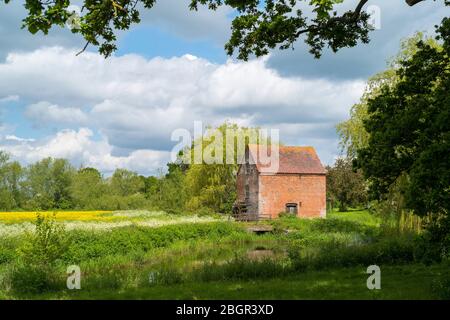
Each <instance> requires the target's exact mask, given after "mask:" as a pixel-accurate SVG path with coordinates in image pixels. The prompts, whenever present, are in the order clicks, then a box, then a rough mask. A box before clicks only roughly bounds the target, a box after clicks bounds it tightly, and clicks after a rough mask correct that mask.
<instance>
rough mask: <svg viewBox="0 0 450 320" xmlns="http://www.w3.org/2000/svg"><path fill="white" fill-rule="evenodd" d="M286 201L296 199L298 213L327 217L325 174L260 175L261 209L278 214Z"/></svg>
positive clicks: (264, 211)
mask: <svg viewBox="0 0 450 320" xmlns="http://www.w3.org/2000/svg"><path fill="white" fill-rule="evenodd" d="M287 203H297V205H298V216H299V217H305V218H306V217H308V218H309V217H311V218H312V217H325V215H326V176H325V175H300V174H277V175H260V176H259V213H260V214H263V215H270V216H271V217H272V218H275V217H277V216H278V214H279V213H280V212H284V211H285V210H286V204H287Z"/></svg>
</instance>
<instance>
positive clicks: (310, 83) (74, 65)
mask: <svg viewBox="0 0 450 320" xmlns="http://www.w3.org/2000/svg"><path fill="white" fill-rule="evenodd" d="M353 5H354V4H353V2H352V1H345V2H344V5H343V7H344V8H346V7H351V6H353ZM377 5H379V8H380V13H381V15H380V22H381V28H380V30H376V31H374V32H372V34H371V39H372V41H371V43H370V44H368V45H359V46H358V47H356V48H350V49H344V50H342V51H340V52H339V53H337V54H333V53H331V52H329V51H326V52H325V53H324V56H323V57H322V59H320V60H316V59H314V58H313V57H312V56H311V55H310V54H309V53H307V50H306V48H305V46H304V45H303V44H302V43H298V44H296V46H295V47H296V50H294V51H292V50H285V51H277V50H276V51H274V52H272V53H271V54H270V56H268V57H265V58H262V59H252V60H251V61H249V62H241V61H236V60H235V59H232V58H230V57H227V56H226V54H225V52H224V50H223V45H224V43H225V42H226V40H227V39H228V37H229V35H230V29H229V28H230V17H231V15H232V12H231V10H229V9H227V8H221V9H220V10H218V11H217V12H214V13H212V12H210V11H208V10H206V9H201V10H199V12H190V11H189V10H188V9H187V4H186V5H183V4H180V1H177V0H165V1H160V2H159V3H158V4H157V5H156V7H155V8H154V9H152V10H150V11H147V12H145V13H144V14H143V16H142V23H141V24H140V25H137V26H133V27H132V29H131V30H129V31H127V32H121V33H120V34H119V41H118V48H119V49H118V51H117V52H116V53H115V55H114V57H112V58H110V59H108V60H105V59H103V58H102V57H100V56H99V55H98V54H97V52H96V48H95V47H89V49H88V51H87V52H85V53H84V54H82V55H81V56H78V57H76V56H75V52H77V51H78V50H80V48H82V47H83V45H84V43H83V40H82V39H80V38H79V37H78V36H74V35H73V34H71V33H70V32H69V30H68V29H64V28H58V29H55V30H53V31H52V32H51V33H50V35H48V36H42V35H37V36H32V35H30V34H28V33H27V31H26V30H21V29H20V25H21V22H20V20H21V18H23V17H24V15H25V11H24V10H23V8H22V6H21V4H20V3H19V2H18V1H14V2H13V3H12V4H9V5H5V4H3V3H2V4H1V5H0V41H1V43H2V46H1V47H0V117H1V118H0V121H1V122H0V149H3V150H5V151H7V152H9V153H10V154H11V155H12V157H13V158H15V159H18V160H19V161H21V162H22V163H24V164H27V163H30V162H33V161H36V160H39V159H41V158H43V157H46V156H53V157H66V158H69V159H70V160H71V161H72V162H73V164H74V165H76V166H80V165H92V166H97V167H99V168H100V169H101V170H102V171H103V172H105V173H106V174H108V173H110V172H111V171H112V170H114V169H115V168H117V167H126V168H129V169H131V170H135V171H138V172H140V173H143V174H153V173H155V172H156V171H157V170H158V169H159V168H162V167H164V165H165V163H166V162H167V161H168V159H169V154H170V150H171V149H172V148H173V146H174V145H175V144H176V142H173V141H171V140H170V136H171V132H173V130H174V129H176V128H186V129H189V130H191V129H192V128H193V123H194V121H203V123H205V124H213V125H214V124H220V123H222V122H223V121H225V120H230V121H233V122H237V123H239V124H242V125H248V126H253V125H254V126H262V127H267V128H278V129H280V134H281V140H282V141H283V142H285V143H287V144H293V145H312V146H314V147H315V148H316V149H317V151H318V153H319V156H320V157H321V159H322V162H323V163H325V164H331V163H332V162H333V160H334V158H335V157H336V156H337V155H338V153H339V151H338V139H337V136H336V133H335V129H334V127H335V125H336V124H337V123H338V122H340V121H342V120H344V119H346V118H347V116H348V111H349V109H350V107H351V106H352V104H354V103H355V102H357V101H358V99H359V97H360V96H361V93H362V91H363V89H364V84H365V81H366V79H367V78H368V77H369V76H371V75H373V74H375V73H376V72H379V71H381V70H383V68H384V67H385V65H386V60H387V59H388V58H390V57H391V56H393V55H395V53H396V52H397V50H398V48H399V43H400V40H401V39H403V38H405V37H408V36H411V35H413V33H414V32H415V31H427V32H428V33H429V34H432V32H433V29H434V28H433V26H434V25H435V24H437V23H439V22H440V20H441V19H442V17H444V16H445V15H448V12H447V11H448V8H445V7H444V6H443V5H442V4H441V3H440V2H439V1H437V2H434V1H425V2H423V3H421V4H419V5H417V6H414V7H413V8H409V7H408V6H407V5H406V4H405V3H404V2H403V1H389V0H381V1H378V2H377Z"/></svg>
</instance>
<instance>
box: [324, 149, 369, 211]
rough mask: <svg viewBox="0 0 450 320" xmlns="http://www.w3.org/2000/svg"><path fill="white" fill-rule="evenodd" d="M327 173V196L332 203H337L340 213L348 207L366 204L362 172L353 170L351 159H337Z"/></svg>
mask: <svg viewBox="0 0 450 320" xmlns="http://www.w3.org/2000/svg"><path fill="white" fill-rule="evenodd" d="M327 171H328V175H327V191H328V196H329V198H331V200H332V202H336V201H337V202H338V204H339V210H340V211H347V207H348V206H353V207H354V206H358V205H364V204H366V202H367V191H366V183H365V180H364V177H363V175H362V172H361V171H360V170H354V169H353V165H352V160H351V159H349V158H338V159H337V160H336V162H335V163H334V166H333V167H327Z"/></svg>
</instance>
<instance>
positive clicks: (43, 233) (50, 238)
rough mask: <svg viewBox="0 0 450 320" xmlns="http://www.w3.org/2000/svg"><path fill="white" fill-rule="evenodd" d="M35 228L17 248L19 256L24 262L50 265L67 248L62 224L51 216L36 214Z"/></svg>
mask: <svg viewBox="0 0 450 320" xmlns="http://www.w3.org/2000/svg"><path fill="white" fill-rule="evenodd" d="M36 216H37V218H36V222H35V226H36V229H35V231H34V232H33V233H28V234H26V236H25V240H24V241H23V243H22V245H21V246H20V247H19V249H18V253H19V258H20V259H21V260H22V261H23V262H24V263H26V264H30V265H42V266H51V265H54V264H55V262H56V261H57V260H58V259H60V258H61V256H62V254H63V253H64V251H65V250H66V248H67V245H68V243H67V237H66V233H65V230H64V225H62V224H57V223H56V219H55V216H56V214H54V215H53V216H52V217H47V216H43V215H41V214H39V213H37V214H36Z"/></svg>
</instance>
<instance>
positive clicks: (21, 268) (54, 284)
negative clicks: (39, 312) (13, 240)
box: [6, 263, 62, 295]
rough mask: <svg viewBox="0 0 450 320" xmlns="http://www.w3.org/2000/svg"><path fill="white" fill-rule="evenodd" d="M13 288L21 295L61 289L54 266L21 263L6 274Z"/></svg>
mask: <svg viewBox="0 0 450 320" xmlns="http://www.w3.org/2000/svg"><path fill="white" fill-rule="evenodd" d="M6 279H7V282H9V285H10V287H11V290H12V291H13V292H15V293H18V294H20V295H29V294H39V293H44V292H47V291H51V290H57V289H61V283H62V282H61V283H58V281H57V279H58V276H57V274H56V272H55V271H54V269H53V268H51V267H49V266H44V265H32V264H23V263H19V264H17V265H15V266H14V267H12V268H11V269H10V270H9V273H8V274H7V276H6Z"/></svg>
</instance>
